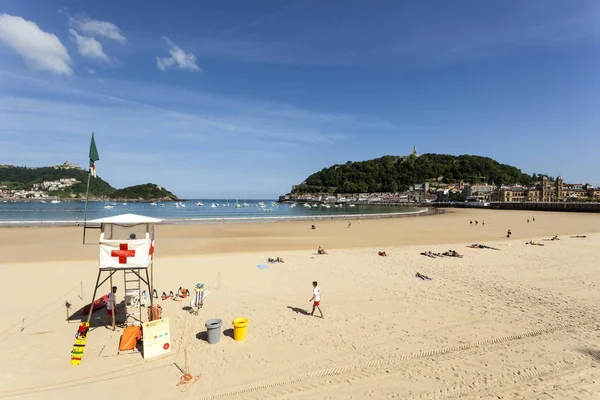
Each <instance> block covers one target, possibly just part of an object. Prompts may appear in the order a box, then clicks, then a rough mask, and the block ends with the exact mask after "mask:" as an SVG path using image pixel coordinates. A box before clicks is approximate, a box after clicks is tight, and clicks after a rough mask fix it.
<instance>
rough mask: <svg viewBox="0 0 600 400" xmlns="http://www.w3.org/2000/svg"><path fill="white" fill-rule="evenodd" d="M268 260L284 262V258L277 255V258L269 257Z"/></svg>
mask: <svg viewBox="0 0 600 400" xmlns="http://www.w3.org/2000/svg"><path fill="white" fill-rule="evenodd" d="M267 261H268V262H270V263H282V262H283V258H281V257H277V258H270V257H269V258H268V259H267Z"/></svg>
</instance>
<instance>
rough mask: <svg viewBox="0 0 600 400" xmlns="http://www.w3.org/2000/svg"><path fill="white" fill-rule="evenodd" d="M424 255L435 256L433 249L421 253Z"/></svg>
mask: <svg viewBox="0 0 600 400" xmlns="http://www.w3.org/2000/svg"><path fill="white" fill-rule="evenodd" d="M421 255H422V256H427V257H431V258H435V255H434V254H433V253H432V252H431V251H424V252H422V253H421Z"/></svg>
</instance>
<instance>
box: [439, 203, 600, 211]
mask: <svg viewBox="0 0 600 400" xmlns="http://www.w3.org/2000/svg"><path fill="white" fill-rule="evenodd" d="M427 206H428V207H436V208H487V209H492V210H526V211H563V212H590V213H600V203H575V202H573V203H570V202H548V203H541V202H540V203H530V202H516V201H515V202H492V203H490V205H489V206H487V207H480V206H479V207H474V206H473V205H471V204H469V203H460V202H457V203H428V204H427Z"/></svg>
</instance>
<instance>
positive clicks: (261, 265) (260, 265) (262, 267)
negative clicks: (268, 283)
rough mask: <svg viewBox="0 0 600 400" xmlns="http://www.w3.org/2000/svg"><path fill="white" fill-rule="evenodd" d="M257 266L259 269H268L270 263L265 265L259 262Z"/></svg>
mask: <svg viewBox="0 0 600 400" xmlns="http://www.w3.org/2000/svg"><path fill="white" fill-rule="evenodd" d="M256 268H258V269H267V268H269V266H268V265H265V264H258V265H257V266H256Z"/></svg>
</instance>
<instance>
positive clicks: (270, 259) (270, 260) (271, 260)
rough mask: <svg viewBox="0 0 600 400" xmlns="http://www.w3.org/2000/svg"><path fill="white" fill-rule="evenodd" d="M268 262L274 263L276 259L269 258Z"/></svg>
mask: <svg viewBox="0 0 600 400" xmlns="http://www.w3.org/2000/svg"><path fill="white" fill-rule="evenodd" d="M267 262H270V263H274V262H275V259H273V258H271V257H269V258H267Z"/></svg>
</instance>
